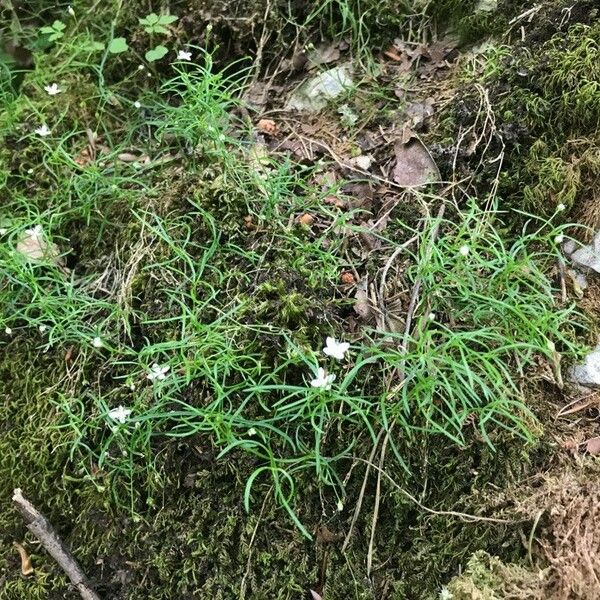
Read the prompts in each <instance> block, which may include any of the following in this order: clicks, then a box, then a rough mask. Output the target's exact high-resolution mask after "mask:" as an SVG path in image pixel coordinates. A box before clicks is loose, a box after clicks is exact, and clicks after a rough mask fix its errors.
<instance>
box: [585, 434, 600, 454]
mask: <svg viewBox="0 0 600 600" xmlns="http://www.w3.org/2000/svg"><path fill="white" fill-rule="evenodd" d="M585 449H586V450H587V452H588V454H593V455H594V456H595V455H597V454H600V437H593V438H590V439H589V440H588V441H587V442H586V443H585Z"/></svg>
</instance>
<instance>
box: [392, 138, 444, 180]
mask: <svg viewBox="0 0 600 600" xmlns="http://www.w3.org/2000/svg"><path fill="white" fill-rule="evenodd" d="M394 150H395V152H396V166H395V167H394V181H395V182H396V183H398V184H399V185H401V186H403V187H416V186H422V185H426V184H428V183H433V182H436V181H440V172H439V170H438V168H437V165H436V164H435V162H434V161H433V159H432V158H431V155H430V154H429V151H428V150H427V148H426V147H425V146H424V145H423V143H422V142H421V141H420V140H419V139H418V138H413V139H411V140H410V142H409V143H408V144H403V143H402V141H400V140H399V141H398V142H396V145H395V146H394Z"/></svg>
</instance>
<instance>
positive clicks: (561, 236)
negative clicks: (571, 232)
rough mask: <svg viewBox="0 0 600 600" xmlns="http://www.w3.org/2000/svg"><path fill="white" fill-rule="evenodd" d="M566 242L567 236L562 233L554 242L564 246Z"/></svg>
mask: <svg viewBox="0 0 600 600" xmlns="http://www.w3.org/2000/svg"><path fill="white" fill-rule="evenodd" d="M564 241H565V236H564V235H563V234H562V233H559V234H558V235H557V236H556V237H555V238H554V242H555V243H556V244H562V243H563V242H564Z"/></svg>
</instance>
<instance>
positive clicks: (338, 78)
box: [285, 65, 353, 112]
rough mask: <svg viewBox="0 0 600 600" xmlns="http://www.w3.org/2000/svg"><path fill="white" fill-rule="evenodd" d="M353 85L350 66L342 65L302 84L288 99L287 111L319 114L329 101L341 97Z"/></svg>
mask: <svg viewBox="0 0 600 600" xmlns="http://www.w3.org/2000/svg"><path fill="white" fill-rule="evenodd" d="M352 84H353V82H352V77H350V69H349V67H348V65H341V66H339V67H335V68H334V69H329V70H328V71H323V72H322V73H319V74H318V75H317V76H316V77H313V78H312V79H309V80H308V81H307V82H306V83H304V84H302V85H301V86H300V87H299V88H298V89H297V90H296V91H295V92H294V93H293V94H292V95H291V96H290V98H289V99H288V101H287V104H286V107H285V108H286V109H287V110H300V111H304V112H318V111H320V110H322V109H323V108H325V106H327V101H328V100H331V99H332V98H335V97H336V96H339V95H340V94H341V93H342V92H343V91H344V90H346V89H348V88H349V87H351V86H352Z"/></svg>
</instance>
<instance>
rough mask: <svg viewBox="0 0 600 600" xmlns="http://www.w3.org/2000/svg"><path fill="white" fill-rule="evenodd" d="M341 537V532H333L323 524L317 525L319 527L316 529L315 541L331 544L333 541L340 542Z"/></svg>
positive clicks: (342, 536) (342, 537)
mask: <svg viewBox="0 0 600 600" xmlns="http://www.w3.org/2000/svg"><path fill="white" fill-rule="evenodd" d="M343 539H344V534H343V533H334V532H333V531H331V529H329V527H327V525H325V524H323V525H321V526H319V529H317V542H322V543H325V544H333V543H335V542H340V541H342V540H343Z"/></svg>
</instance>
